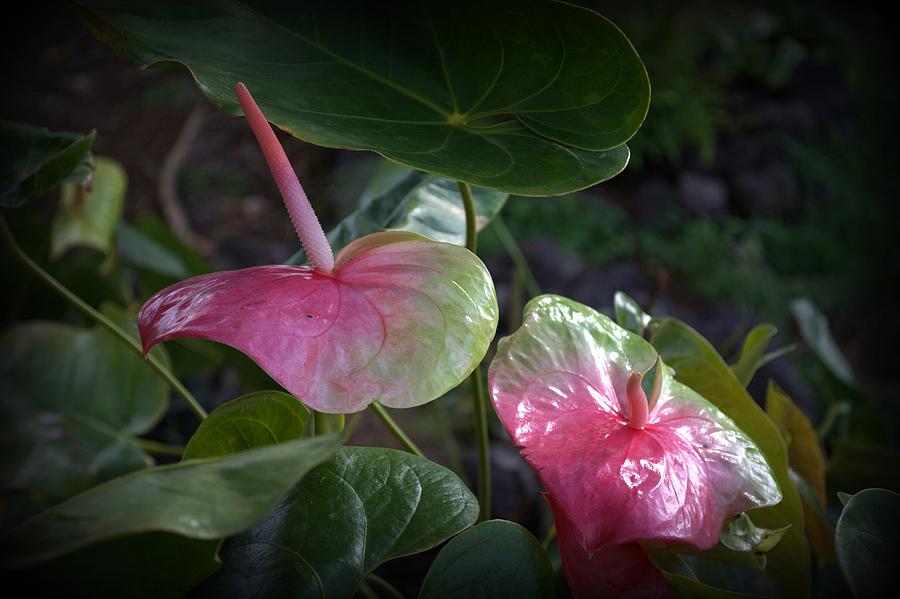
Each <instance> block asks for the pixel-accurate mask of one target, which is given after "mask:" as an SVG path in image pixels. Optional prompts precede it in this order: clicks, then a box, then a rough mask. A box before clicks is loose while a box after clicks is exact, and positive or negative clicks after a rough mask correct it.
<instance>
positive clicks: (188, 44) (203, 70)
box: [77, 0, 650, 195]
mask: <svg viewBox="0 0 900 599" xmlns="http://www.w3.org/2000/svg"><path fill="white" fill-rule="evenodd" d="M77 5H78V6H79V7H80V12H81V15H82V19H83V21H84V23H85V24H86V25H87V26H88V28H89V29H90V30H91V32H92V33H93V34H94V35H95V36H96V37H97V38H98V39H100V40H101V41H103V42H104V43H107V44H109V45H110V46H111V47H113V48H114V49H115V50H116V51H117V52H119V53H120V54H121V55H122V56H124V57H125V58H126V59H127V60H129V61H130V62H131V63H132V64H134V65H136V66H138V67H146V66H150V65H153V64H171V63H180V64H183V65H185V66H186V67H187V68H188V69H190V71H191V73H192V75H193V76H194V78H195V79H196V80H197V82H198V85H199V86H200V89H201V90H202V91H203V93H205V94H206V95H207V96H208V97H209V98H210V99H211V100H212V101H213V102H214V103H216V104H217V105H219V106H221V107H222V108H223V109H225V110H227V111H229V112H236V110H237V105H236V103H235V102H234V100H233V98H232V96H231V88H232V86H233V85H234V84H235V83H236V82H237V81H245V82H246V83H247V84H248V86H249V87H250V88H251V89H253V90H254V91H255V92H257V93H258V99H259V102H260V104H261V105H262V107H263V108H264V109H265V111H266V113H267V114H268V115H269V118H271V119H272V121H273V122H274V123H276V124H277V125H278V126H279V127H281V128H283V129H285V130H287V131H289V132H291V133H292V134H293V135H296V136H297V137H300V138H302V139H305V140H307V141H310V142H312V143H315V144H319V145H323V146H329V147H337V148H349V149H362V150H374V151H376V152H378V153H380V154H382V155H383V156H386V157H387V158H390V159H391V160H394V161H396V162H399V163H401V164H405V165H408V166H412V167H414V168H417V169H420V170H424V171H428V172H432V173H435V174H439V175H443V176H446V177H449V178H451V179H456V180H461V181H466V182H469V183H472V184H475V185H480V186H482V187H491V188H495V189H502V190H504V191H508V192H510V193H518V194H523V195H556V194H562V193H567V192H570V191H574V190H576V189H582V188H584V187H588V186H591V185H593V184H595V183H598V182H600V181H603V180H605V179H608V178H610V177H612V176H614V175H616V174H617V173H618V172H620V171H621V170H622V169H623V168H624V167H625V164H626V162H627V161H628V149H627V147H625V146H624V145H623V144H624V143H625V142H626V141H627V140H628V139H629V138H630V137H631V136H632V135H633V134H634V132H635V131H637V129H638V128H639V127H640V125H641V123H642V122H643V120H644V117H645V115H646V112H647V107H648V105H649V99H650V86H649V82H648V79H647V74H646V71H645V70H644V67H643V65H642V63H641V61H640V58H639V57H638V55H637V53H636V52H635V50H634V48H633V47H632V46H631V44H630V42H629V41H628V39H627V38H626V37H625V36H624V35H623V34H622V32H621V31H620V30H619V29H618V28H617V27H616V26H615V25H613V24H612V23H611V22H609V21H608V20H606V19H605V18H603V17H602V16H600V15H598V14H597V13H595V12H593V11H591V10H588V9H585V8H582V7H578V6H574V5H571V4H568V3H564V2H543V1H540V0H501V1H494V2H489V3H474V2H463V3H456V4H453V5H442V4H437V3H418V2H412V1H406V2H387V3H385V2H382V3H378V4H371V3H367V2H364V1H363V0H342V1H337V2H335V1H329V2H325V1H306V2H300V3H263V2H256V1H254V2H237V1H234V0H232V1H228V2H212V1H205V2H192V3H190V5H184V4H178V3H164V4H159V3H156V2H149V1H146V2H132V3H129V5H128V6H127V7H126V8H123V7H115V8H112V7H109V6H108V5H106V4H105V3H102V2H93V1H91V0H82V1H80V2H77Z"/></svg>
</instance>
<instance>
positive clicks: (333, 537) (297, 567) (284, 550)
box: [203, 447, 478, 599]
mask: <svg viewBox="0 0 900 599" xmlns="http://www.w3.org/2000/svg"><path fill="white" fill-rule="evenodd" d="M477 516H478V503H477V501H476V499H475V497H474V496H473V495H472V493H471V492H470V491H469V490H468V489H467V488H466V486H465V484H464V483H463V482H462V481H461V480H460V479H459V478H458V477H457V476H456V475H455V474H453V473H452V472H451V471H450V470H448V469H446V468H444V467H443V466H439V465H437V464H435V463H433V462H429V461H428V460H424V459H422V458H418V457H416V456H413V455H410V454H408V453H406V452H402V451H396V450H393V449H382V448H364V447H344V448H342V449H340V450H339V451H338V452H337V453H336V454H335V455H334V456H332V457H331V458H330V459H329V460H327V461H326V462H325V463H323V464H322V465H320V466H318V467H317V468H315V469H313V470H312V471H311V472H310V473H309V474H308V475H307V476H306V477H305V478H304V479H303V481H302V482H301V483H300V484H299V485H297V486H296V487H295V488H294V489H293V490H292V491H291V492H290V493H289V494H288V495H287V497H285V498H284V500H283V501H282V502H281V503H280V504H279V505H278V507H276V508H275V509H274V510H273V511H272V512H271V513H270V514H269V515H268V516H267V517H266V518H265V519H264V520H263V521H262V522H260V523H259V524H257V525H256V526H254V527H253V528H252V529H251V530H249V531H247V532H246V533H244V534H242V535H240V536H239V537H237V538H235V539H231V540H229V541H228V542H226V544H225V545H224V547H223V549H222V561H223V565H222V568H221V569H220V570H219V571H218V572H217V573H216V575H215V576H214V577H213V578H212V579H210V581H209V582H208V583H207V584H206V585H204V587H203V590H204V591H205V595H206V596H211V597H224V596H227V597H236V598H247V597H260V598H262V597H266V598H271V599H276V598H280V597H323V598H325V597H328V598H332V597H334V598H344V597H350V596H352V595H353V592H354V590H355V589H356V587H357V586H358V585H359V583H360V582H361V581H362V580H363V578H364V577H365V576H366V575H367V574H368V573H369V572H371V571H372V570H373V569H374V568H375V567H376V566H378V564H380V563H382V562H384V561H387V560H389V559H393V558H396V557H400V556H404V555H411V554H413V553H419V552H421V551H424V550H426V549H429V548H431V547H434V546H436V545H438V544H439V543H441V542H443V541H445V540H446V539H448V538H449V537H451V536H453V535H455V534H456V533H458V532H460V531H461V530H463V529H465V528H466V527H468V526H470V525H471V524H472V523H474V522H475V519H476V517H477Z"/></svg>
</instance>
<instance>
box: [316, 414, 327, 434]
mask: <svg viewBox="0 0 900 599" xmlns="http://www.w3.org/2000/svg"><path fill="white" fill-rule="evenodd" d="M313 427H314V429H313V430H314V431H315V434H316V435H324V434H325V433H327V432H328V417H327V416H326V415H325V414H323V413H322V412H319V411H313Z"/></svg>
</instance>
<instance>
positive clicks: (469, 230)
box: [456, 181, 478, 254]
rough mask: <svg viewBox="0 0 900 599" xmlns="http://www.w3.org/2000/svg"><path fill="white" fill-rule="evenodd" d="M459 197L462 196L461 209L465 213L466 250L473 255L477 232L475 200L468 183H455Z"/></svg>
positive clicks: (476, 246) (476, 242)
mask: <svg viewBox="0 0 900 599" xmlns="http://www.w3.org/2000/svg"><path fill="white" fill-rule="evenodd" d="M456 184H457V185H458V186H459V195H461V196H462V201H463V208H464V209H465V211H466V249H467V250H469V251H470V252H472V253H473V254H474V253H475V250H476V249H478V231H477V230H476V226H475V200H474V199H473V198H472V188H471V187H469V184H468V183H463V182H462V181H457V182H456Z"/></svg>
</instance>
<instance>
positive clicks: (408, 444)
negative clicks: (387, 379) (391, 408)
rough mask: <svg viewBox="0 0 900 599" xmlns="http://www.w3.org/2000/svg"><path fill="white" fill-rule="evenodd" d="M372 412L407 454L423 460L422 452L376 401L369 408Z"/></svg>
mask: <svg viewBox="0 0 900 599" xmlns="http://www.w3.org/2000/svg"><path fill="white" fill-rule="evenodd" d="M369 407H371V408H372V411H373V412H375V415H376V416H378V417H379V418H380V419H381V421H382V422H383V423H384V425H385V426H386V427H387V429H388V430H389V431H390V432H391V434H392V435H394V438H395V439H397V441H399V442H400V445H402V446H403V447H404V449H406V451H408V452H409V453H412V454H415V455H417V456H419V457H420V458H424V457H425V454H424V453H422V450H421V449H419V448H418V447H417V446H416V444H415V443H413V441H412V439H410V438H409V437H408V436H407V435H406V433H404V432H403V429H402V428H400V425H399V424H397V423H396V422H394V419H393V418H391V415H390V414H388V413H387V410H385V409H384V406H382V405H381V404H380V403H378V402H377V401H373V402H372V403H371V404H370V406H369Z"/></svg>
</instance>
